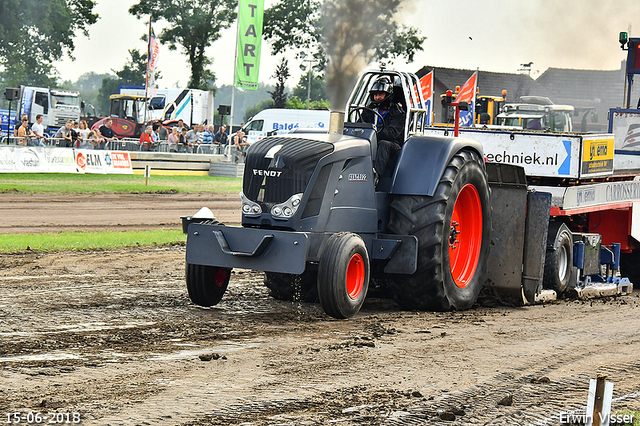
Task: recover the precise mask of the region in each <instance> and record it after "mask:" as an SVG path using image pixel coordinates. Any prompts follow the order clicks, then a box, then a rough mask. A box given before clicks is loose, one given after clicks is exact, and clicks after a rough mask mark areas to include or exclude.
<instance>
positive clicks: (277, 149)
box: [242, 137, 334, 211]
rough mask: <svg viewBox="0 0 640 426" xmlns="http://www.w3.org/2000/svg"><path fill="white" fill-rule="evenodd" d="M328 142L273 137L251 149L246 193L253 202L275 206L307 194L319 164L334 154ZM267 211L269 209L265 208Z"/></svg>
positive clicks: (245, 184)
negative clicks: (324, 158) (308, 185)
mask: <svg viewBox="0 0 640 426" xmlns="http://www.w3.org/2000/svg"><path fill="white" fill-rule="evenodd" d="M333 150H334V145H333V144H332V143H330V142H328V141H322V140H313V139H308V138H300V137H270V138H265V139H262V140H260V141H258V142H256V143H254V144H253V145H251V147H250V148H249V150H248V152H247V158H246V163H245V168H244V179H243V184H242V191H243V193H244V195H245V197H247V198H248V199H249V200H251V201H254V202H257V203H261V204H264V205H263V211H269V209H270V207H271V205H273V204H277V203H282V202H285V201H286V200H288V199H289V198H290V197H291V196H292V195H294V194H300V193H303V192H304V191H305V189H306V187H307V184H308V183H309V179H310V178H311V175H312V174H313V171H314V170H315V168H316V165H317V164H318V161H319V160H320V159H321V158H322V157H324V156H326V155H328V154H330V153H331V152H333ZM265 207H266V208H265Z"/></svg>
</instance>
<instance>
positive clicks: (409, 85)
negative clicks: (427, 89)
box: [345, 70, 427, 140]
mask: <svg viewBox="0 0 640 426" xmlns="http://www.w3.org/2000/svg"><path fill="white" fill-rule="evenodd" d="M382 76H386V77H388V78H389V79H390V80H391V81H392V82H393V103H395V104H399V105H401V106H402V109H403V110H404V111H405V113H406V116H405V126H404V129H405V130H404V140H406V139H407V138H408V137H409V136H410V135H412V134H421V133H422V132H423V130H424V126H425V123H426V119H427V110H426V108H425V101H424V97H423V95H422V90H421V89H420V80H419V79H418V77H417V76H416V75H415V74H412V73H406V72H399V71H387V70H368V71H365V72H364V73H363V74H362V75H361V76H360V78H359V79H358V82H357V83H356V85H355V86H354V89H353V91H352V92H351V96H350V97H349V100H348V101H347V105H346V117H345V122H346V123H358V122H359V121H361V117H362V113H363V111H367V110H368V111H372V110H371V109H370V108H369V105H370V99H369V90H371V87H372V86H373V84H374V83H375V82H376V81H377V80H378V78H380V77H382ZM374 115H375V111H374ZM347 126H349V124H347Z"/></svg>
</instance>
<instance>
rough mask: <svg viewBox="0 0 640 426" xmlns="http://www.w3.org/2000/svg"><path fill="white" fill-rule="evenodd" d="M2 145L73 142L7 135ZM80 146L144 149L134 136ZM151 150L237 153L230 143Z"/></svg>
mask: <svg viewBox="0 0 640 426" xmlns="http://www.w3.org/2000/svg"><path fill="white" fill-rule="evenodd" d="M0 145H9V146H11V145H20V146H43V147H68V148H73V147H72V146H71V143H70V142H69V141H68V140H66V139H64V138H53V137H50V138H47V139H36V138H31V137H20V138H18V137H14V136H9V137H7V136H5V137H3V138H2V139H0ZM79 148H81V149H82V148H84V149H106V150H110V151H142V144H141V143H140V141H139V140H138V139H133V138H123V139H115V140H113V141H108V142H102V143H101V144H100V145H99V146H97V147H95V148H93V147H89V146H83V145H82V144H81V145H80V146H79ZM150 151H151V152H167V153H168V152H178V153H188V154H222V155H225V156H229V155H230V154H231V155H232V156H234V154H236V153H235V152H234V151H237V150H235V149H233V150H230V147H229V145H219V144H203V145H196V146H189V145H185V144H178V145H177V147H175V146H174V147H173V148H170V147H169V143H168V142H167V141H161V142H159V143H155V144H153V146H152V147H151V149H150Z"/></svg>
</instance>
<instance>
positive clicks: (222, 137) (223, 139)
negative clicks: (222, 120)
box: [214, 124, 229, 145]
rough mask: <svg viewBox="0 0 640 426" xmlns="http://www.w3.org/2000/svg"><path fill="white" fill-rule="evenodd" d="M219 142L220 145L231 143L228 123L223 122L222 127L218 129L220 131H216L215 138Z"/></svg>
mask: <svg viewBox="0 0 640 426" xmlns="http://www.w3.org/2000/svg"><path fill="white" fill-rule="evenodd" d="M214 140H215V141H216V142H217V143H219V144H220V145H228V144H229V135H228V134H227V125H226V124H223V125H222V126H220V129H218V132H217V133H216V136H215V139H214Z"/></svg>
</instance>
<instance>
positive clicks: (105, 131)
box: [98, 118, 116, 142]
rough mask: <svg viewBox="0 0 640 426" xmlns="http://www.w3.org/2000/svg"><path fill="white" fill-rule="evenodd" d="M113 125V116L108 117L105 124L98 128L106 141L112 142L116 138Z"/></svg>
mask: <svg viewBox="0 0 640 426" xmlns="http://www.w3.org/2000/svg"><path fill="white" fill-rule="evenodd" d="M111 126H113V120H112V119H111V118H107V119H106V120H105V122H104V124H103V125H102V126H100V128H99V129H98V130H100V134H101V135H102V137H103V138H104V140H105V141H106V142H111V141H112V140H115V138H116V134H115V132H114V131H113V129H112V128H111Z"/></svg>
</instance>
